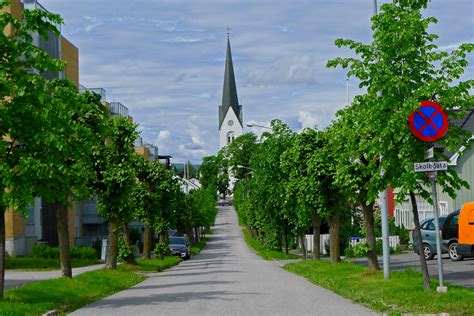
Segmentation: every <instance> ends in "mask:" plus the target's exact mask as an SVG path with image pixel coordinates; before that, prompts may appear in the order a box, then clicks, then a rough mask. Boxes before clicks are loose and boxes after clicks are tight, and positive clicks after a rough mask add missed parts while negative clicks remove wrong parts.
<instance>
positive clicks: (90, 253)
mask: <svg viewBox="0 0 474 316" xmlns="http://www.w3.org/2000/svg"><path fill="white" fill-rule="evenodd" d="M97 256H98V254H97V250H95V249H94V248H92V247H86V246H80V247H72V248H71V257H72V258H73V259H97ZM33 257H36V258H50V259H59V248H58V247H51V246H48V245H46V244H34V245H33Z"/></svg>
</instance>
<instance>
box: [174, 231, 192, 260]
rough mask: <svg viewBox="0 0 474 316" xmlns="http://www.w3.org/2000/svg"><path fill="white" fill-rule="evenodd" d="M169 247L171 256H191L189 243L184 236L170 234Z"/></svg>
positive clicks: (186, 257)
mask: <svg viewBox="0 0 474 316" xmlns="http://www.w3.org/2000/svg"><path fill="white" fill-rule="evenodd" d="M169 247H170V251H171V254H172V255H173V256H178V257H181V258H183V259H189V258H191V244H190V243H189V241H188V238H187V237H186V236H182V237H180V236H170V237H169Z"/></svg>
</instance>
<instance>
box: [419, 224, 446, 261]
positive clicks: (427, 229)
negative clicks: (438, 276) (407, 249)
mask: <svg viewBox="0 0 474 316" xmlns="http://www.w3.org/2000/svg"><path fill="white" fill-rule="evenodd" d="M445 220H446V216H440V217H439V226H440V229H441V227H443V223H444V221H445ZM420 230H421V239H422V241H423V253H424V256H425V259H426V260H431V259H433V258H434V256H435V255H436V254H437V250H436V234H435V223H434V218H428V219H425V220H423V221H422V222H421V224H420ZM412 236H413V238H412V239H413V251H414V252H415V253H417V254H418V240H417V239H416V238H415V233H414V232H413V235H412ZM441 252H442V253H445V252H447V250H444V249H441Z"/></svg>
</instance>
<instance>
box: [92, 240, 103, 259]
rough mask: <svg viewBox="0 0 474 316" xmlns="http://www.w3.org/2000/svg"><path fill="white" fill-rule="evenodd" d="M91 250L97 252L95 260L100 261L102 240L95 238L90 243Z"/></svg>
mask: <svg viewBox="0 0 474 316" xmlns="http://www.w3.org/2000/svg"><path fill="white" fill-rule="evenodd" d="M92 248H94V249H95V251H96V252H97V259H100V253H101V251H102V240H101V239H100V238H96V239H95V240H94V241H93V242H92Z"/></svg>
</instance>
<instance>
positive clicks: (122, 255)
mask: <svg viewBox="0 0 474 316" xmlns="http://www.w3.org/2000/svg"><path fill="white" fill-rule="evenodd" d="M129 256H133V250H132V247H130V246H127V245H126V244H125V241H124V240H123V237H122V236H120V237H119V249H118V256H117V262H125V261H126V259H127V258H128V257H129Z"/></svg>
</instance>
